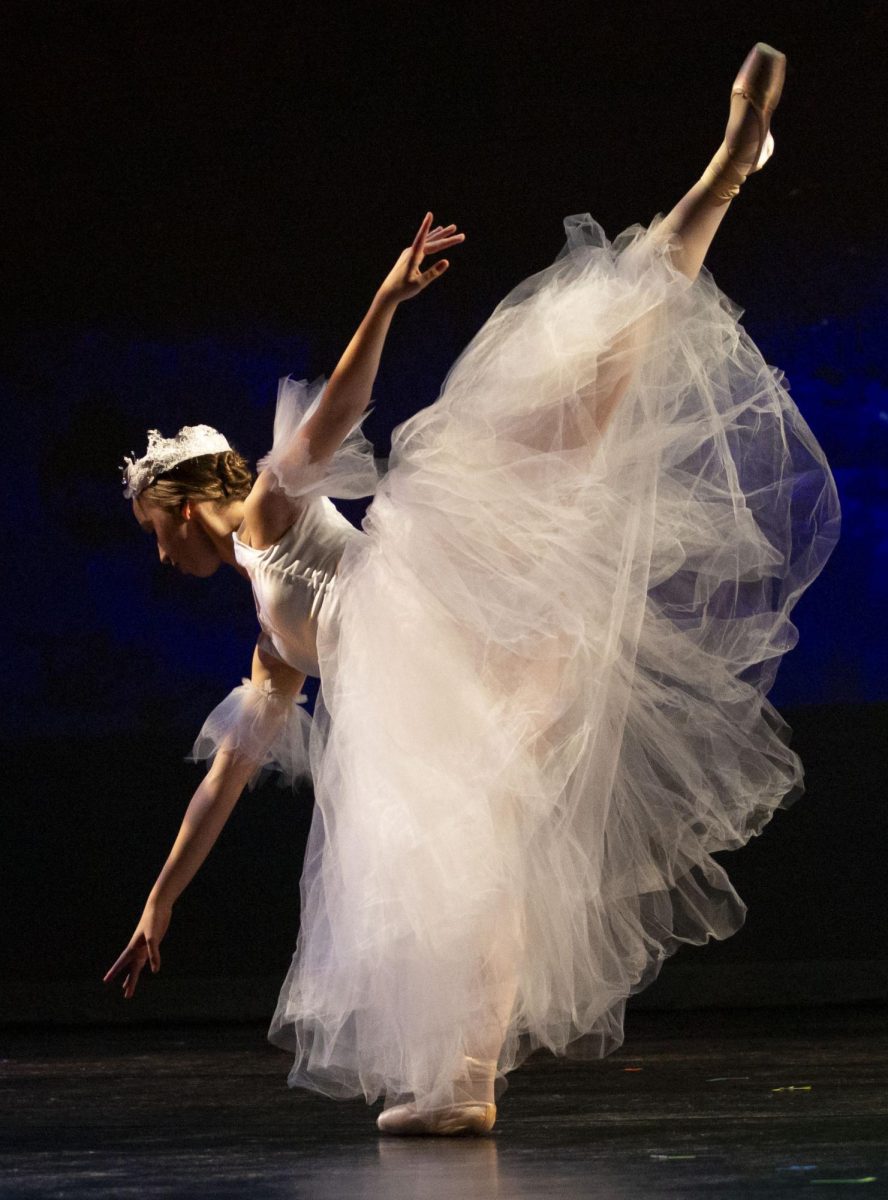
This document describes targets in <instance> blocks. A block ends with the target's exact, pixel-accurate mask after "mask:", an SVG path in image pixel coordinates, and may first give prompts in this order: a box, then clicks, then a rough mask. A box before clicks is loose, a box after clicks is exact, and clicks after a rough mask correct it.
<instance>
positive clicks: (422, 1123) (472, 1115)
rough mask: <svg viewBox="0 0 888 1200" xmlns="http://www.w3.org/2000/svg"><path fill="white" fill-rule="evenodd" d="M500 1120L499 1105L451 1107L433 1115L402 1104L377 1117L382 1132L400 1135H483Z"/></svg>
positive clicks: (434, 1110)
mask: <svg viewBox="0 0 888 1200" xmlns="http://www.w3.org/2000/svg"><path fill="white" fill-rule="evenodd" d="M495 1121H496V1105H495V1104H451V1105H449V1106H448V1107H447V1108H435V1109H432V1110H431V1111H430V1112H427V1113H425V1112H423V1113H420V1112H417V1111H416V1107H415V1106H414V1105H413V1104H398V1105H396V1106H395V1107H394V1108H388V1109H386V1110H385V1112H381V1113H380V1114H379V1116H378V1117H377V1118H376V1125H377V1128H378V1129H379V1130H380V1131H381V1132H382V1133H397V1134H414V1135H415V1134H418V1135H422V1134H430V1135H439V1136H440V1135H444V1136H450V1135H456V1134H482V1133H489V1132H490V1131H491V1129H493V1125H494V1122H495Z"/></svg>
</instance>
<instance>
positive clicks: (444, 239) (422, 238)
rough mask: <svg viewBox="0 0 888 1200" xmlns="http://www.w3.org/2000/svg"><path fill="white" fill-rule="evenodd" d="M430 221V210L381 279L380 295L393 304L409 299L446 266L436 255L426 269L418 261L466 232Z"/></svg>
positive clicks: (461, 238) (443, 260)
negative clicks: (421, 268)
mask: <svg viewBox="0 0 888 1200" xmlns="http://www.w3.org/2000/svg"><path fill="white" fill-rule="evenodd" d="M431 225H432V214H431V213H426V215H425V217H424V218H423V222H422V224H421V225H420V227H419V229H418V230H417V233H416V237H415V238H414V239H413V242H412V244H411V245H410V246H408V247H407V248H406V249H405V250H402V251H401V254H400V256H399V258H398V261H397V262H396V263H395V265H394V266H393V267H392V269H391V271H389V273H388V275H387V276H386V278H385V279H384V280H383V283H382V286H381V287H380V289H379V295H380V297H381V298H382V299H385V300H393V301H394V302H395V304H400V302H401V301H402V300H409V299H410V297H411V296H415V295H416V294H417V293H418V292H421V291H422V289H423V288H424V287H428V285H429V284H430V283H431V282H432V280H433V279H437V278H438V276H439V275H443V274H444V272H445V271H446V270H447V268H448V267H449V266H450V263H449V262H448V261H447V259H446V258H439V259H438V261H437V262H434V263H432V265H431V266H430V267H429V268H428V269H427V270H425V271H421V270H420V264H421V263H422V260H423V259H424V258H425V257H426V255H428V254H437V253H438V252H439V251H441V250H446V249H447V247H448V246H455V245H456V244H457V243H458V242H462V241H464V239H465V236H466V235H465V234H464V233H456V232H454V231H455V230H456V226H455V225H436V226H435V228H434V229H432V228H431Z"/></svg>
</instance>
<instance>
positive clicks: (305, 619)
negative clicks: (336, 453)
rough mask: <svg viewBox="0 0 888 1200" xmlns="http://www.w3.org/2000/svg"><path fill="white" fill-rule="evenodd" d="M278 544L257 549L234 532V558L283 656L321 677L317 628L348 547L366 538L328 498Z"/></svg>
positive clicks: (313, 505) (315, 502) (308, 509)
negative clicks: (354, 540)
mask: <svg viewBox="0 0 888 1200" xmlns="http://www.w3.org/2000/svg"><path fill="white" fill-rule="evenodd" d="M304 504H305V506H304V508H303V509H302V511H301V512H300V514H299V516H298V517H297V518H296V521H295V522H294V524H293V525H291V526H290V528H289V529H288V530H287V532H286V533H285V534H284V535H283V537H281V538H280V539H279V540H278V541H277V542H275V543H274V545H272V546H268V547H266V549H264V550H256V549H254V548H253V547H252V546H246V545H244V543H243V542H242V541H241V540H240V538H239V537H238V535H237V533H235V534H234V556H235V558H236V559H237V561H238V563H239V564H240V565H241V566H242V567H244V568H245V569H246V571H247V573H248V574H249V576H250V582H251V583H252V586H253V598H254V599H255V601H256V614H257V616H258V618H259V624H260V626H261V627H262V630H263V632H264V633H265V634H266V635H267V636H268V638H269V640H270V641H271V644H272V646H273V648H274V650H275V651H276V652H277V654H278V655H279V657H280V658H281V659H283V661H284V662H285V663H287V664H289V666H291V667H294V668H295V669H296V670H297V671H303V672H305V674H306V675H315V676H317V675H319V673H320V669H319V666H318V657H317V630H318V621H319V619H320V617H321V612H322V610H323V611H324V613H325V615H329V613H328V612H327V609H328V608H329V606H331V605H333V604H335V602H336V567H337V565H338V563H339V559H340V558H341V557H342V552H343V550H344V549H345V547H346V544H347V543H348V542H349V541H350V540H351V539H352V538H359V537H365V536H366V535H365V534H364V533H362V532H361V531H360V530H359V529H356V528H355V527H354V525H352V524H351V522H350V521H348V520H347V519H346V518H345V517H344V516H343V515H342V513H341V512H340V511H339V509H338V508H336V506H335V505H334V504H333V502H332V501H331V500H330V499H329V497H327V496H316V497H314V498H312V499H310V500H307V501H305V502H304Z"/></svg>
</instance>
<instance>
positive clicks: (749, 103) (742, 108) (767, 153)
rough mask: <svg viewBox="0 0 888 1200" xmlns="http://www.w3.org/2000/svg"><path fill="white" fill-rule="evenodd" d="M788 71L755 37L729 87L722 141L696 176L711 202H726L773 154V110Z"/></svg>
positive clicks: (775, 53)
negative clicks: (709, 160) (728, 112)
mask: <svg viewBox="0 0 888 1200" xmlns="http://www.w3.org/2000/svg"><path fill="white" fill-rule="evenodd" d="M785 75H786V55H785V54H782V53H781V52H780V51H779V50H775V49H774V48H773V46H768V45H766V43H765V42H757V43H756V45H755V46H753V48H752V49H751V50H750V52H749V54H747V56H746V60H745V62H744V63H743V66H742V67H741V68H740V70H739V72H738V74H737V78H736V79H735V80H734V86H733V88H732V90H731V114H730V116H729V118H728V125H727V128H726V130H725V137H724V141H723V142H722V144H721V146H720V147H719V150H718V152H717V154H716V155H715V157H714V158H713V160H712V162H711V163H710V164H709V166H708V167H707V168H706V170H705V171H704V173H703V175H702V177H701V180H700V182H701V183H703V184H704V185H705V189H706V195H707V197H708V199H709V200H710V202H711V203H713V204H717V205H721V204H727V203H728V201H729V200H733V198H734V197H735V196H736V195H737V193H738V192H739V191H740V185H741V184H742V183H743V181H744V180H745V179H746V177H747V175H751V174H752V173H753V172H754V171H759V170H761V168H762V167H763V166H764V165H765V163H766V162H767V161H768V159H769V158H770V157H771V154H772V153H773V150H774V139H773V137H772V136H771V133H770V123H771V113H772V112H773V111H774V109H775V108H776V107H777V104H778V101H779V100H780V93H781V92H782V90H783V80H784V77H785Z"/></svg>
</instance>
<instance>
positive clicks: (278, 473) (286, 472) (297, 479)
mask: <svg viewBox="0 0 888 1200" xmlns="http://www.w3.org/2000/svg"><path fill="white" fill-rule="evenodd" d="M326 387H327V380H326V378H325V377H324V376H323V375H321V376H319V377H318V378H317V379H315V380H314V381H313V382H312V383H309V382H308V380H306V379H299V380H296V379H293V377H292V376H290V375H288V376H286V377H285V378H283V379H281V380H280V381H279V383H278V395H277V407H276V409H275V414H274V443H273V445H272V448H271V450H269V452H268V453H267V454H266V455H265V456H264V457H263V458H260V459H259V462H258V463H257V468H258V470H259V471H266V472H268V473H269V474H271V475H272V476H273V477H274V480H275V483H276V486H277V487H278V489H279V490H280V491H282V492H284V493H285V494H286V495H287V496H289V497H290V498H291V499H294V500H295V499H302V498H307V497H312V496H335V497H339V498H341V499H356V498H358V497H360V496H370V495H372V494H373V493H374V492H375V491H376V488H377V485H378V484H379V479H380V473H379V470H378V468H377V466H376V461H375V459H374V457H373V446H372V444H371V443H370V442H369V441H368V440H367V438H366V437H365V436H364V434H363V432H362V430H361V425H362V424H363V422H364V421H365V420H366V418H367V416H368V415H369V414H370V412H372V409H370V408H368V409H367V410H366V411H365V412H363V413H362V414H361V416H360V417H359V418H358V420H357V421H356V422H355V424H354V425H353V426H352V428H351V429H350V430H349V432H348V434H347V435H346V437H345V438H344V440H343V441H342V442H341V443H340V445H339V446H338V448H337V449H336V451H335V452H334V454H333V455H332V457H330V458H327V459H323V460H320V461H317V462H313V461H312V460H311V459H310V457H309V443H308V441H307V439H306V438H305V437H304V435H302V433H301V430H302V428H303V426H304V425H305V422H306V421H307V420H308V418H309V417H310V416H311V415H312V413H314V412H315V410H316V409H317V407H318V405H319V404H320V402H321V398H322V397H323V395H324V391H325V389H326Z"/></svg>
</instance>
